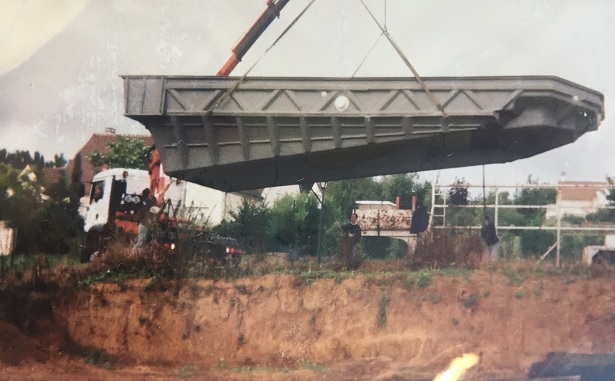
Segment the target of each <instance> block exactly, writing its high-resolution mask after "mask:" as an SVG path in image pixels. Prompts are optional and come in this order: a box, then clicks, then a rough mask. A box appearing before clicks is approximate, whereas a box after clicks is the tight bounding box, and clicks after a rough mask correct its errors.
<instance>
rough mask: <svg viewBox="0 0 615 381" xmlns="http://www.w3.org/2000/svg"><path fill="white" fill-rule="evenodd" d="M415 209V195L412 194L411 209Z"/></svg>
mask: <svg viewBox="0 0 615 381" xmlns="http://www.w3.org/2000/svg"><path fill="white" fill-rule="evenodd" d="M415 210H416V195H412V211H413V212H414V211H415Z"/></svg>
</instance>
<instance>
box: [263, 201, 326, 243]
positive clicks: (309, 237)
mask: <svg viewBox="0 0 615 381" xmlns="http://www.w3.org/2000/svg"><path fill="white" fill-rule="evenodd" d="M318 213H319V211H318V201H317V200H316V197H314V196H313V195H310V194H299V195H297V196H295V197H293V196H291V195H286V196H283V197H282V198H280V199H278V200H277V201H276V202H275V204H274V205H273V207H272V208H271V210H270V214H269V225H268V228H267V232H268V237H269V242H270V245H271V248H272V249H273V250H276V251H277V250H283V251H286V250H291V251H294V252H297V253H305V251H306V250H308V249H309V250H310V251H311V252H315V249H316V245H317V240H318Z"/></svg>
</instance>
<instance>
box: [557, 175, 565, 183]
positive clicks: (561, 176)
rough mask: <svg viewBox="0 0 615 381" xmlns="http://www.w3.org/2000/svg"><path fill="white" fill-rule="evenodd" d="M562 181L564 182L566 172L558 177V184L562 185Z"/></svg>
mask: <svg viewBox="0 0 615 381" xmlns="http://www.w3.org/2000/svg"><path fill="white" fill-rule="evenodd" d="M564 181H566V172H562V173H560V175H559V182H560V183H563V182H564Z"/></svg>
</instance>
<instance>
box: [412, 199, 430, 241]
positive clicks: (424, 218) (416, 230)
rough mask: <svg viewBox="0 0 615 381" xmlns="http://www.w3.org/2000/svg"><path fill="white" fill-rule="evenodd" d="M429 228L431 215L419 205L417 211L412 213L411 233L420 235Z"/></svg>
mask: <svg viewBox="0 0 615 381" xmlns="http://www.w3.org/2000/svg"><path fill="white" fill-rule="evenodd" d="M428 227H429V213H427V210H426V209H425V207H424V206H423V204H419V205H418V206H417V207H416V210H415V211H414V212H412V220H411V221H410V233H412V234H420V233H422V232H424V231H425V230H427V228H428Z"/></svg>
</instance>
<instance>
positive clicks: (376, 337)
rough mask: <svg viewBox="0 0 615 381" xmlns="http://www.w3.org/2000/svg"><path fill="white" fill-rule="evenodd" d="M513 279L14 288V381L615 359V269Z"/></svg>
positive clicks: (7, 293)
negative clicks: (564, 356) (469, 356)
mask: <svg viewBox="0 0 615 381" xmlns="http://www.w3.org/2000/svg"><path fill="white" fill-rule="evenodd" d="M507 271H508V272H507ZM507 271H502V270H501V269H499V270H493V269H491V270H480V271H474V272H463V273H461V275H450V274H449V275H444V274H442V273H433V274H434V275H432V276H429V274H430V273H428V272H425V273H421V272H419V273H409V272H380V273H376V274H373V273H370V274H360V273H356V274H349V273H344V275H343V276H342V275H340V276H339V277H338V279H311V278H310V277H309V276H303V277H301V276H297V275H263V276H255V277H250V278H241V279H236V280H231V281H223V280H219V281H213V280H185V281H183V282H182V284H180V285H177V284H176V283H172V282H161V281H158V280H157V279H155V278H152V279H135V280H125V281H119V282H114V283H97V284H94V285H91V286H87V287H68V288H58V289H57V290H54V291H53V292H41V291H39V292H34V291H32V292H30V293H28V294H25V293H23V292H21V293H20V292H18V291H15V288H12V287H10V285H7V284H6V281H5V284H4V288H3V295H2V300H3V303H4V304H3V308H4V309H3V311H4V314H3V315H0V316H4V317H5V320H4V321H1V320H0V369H1V371H0V380H177V379H192V380H421V379H424V380H431V379H433V378H434V376H435V375H436V374H437V373H438V372H440V371H442V370H443V369H445V368H446V366H447V365H448V363H449V362H450V361H451V359H453V358H455V357H456V356H460V355H461V354H463V353H476V354H478V355H479V356H480V361H479V363H478V365H476V366H475V367H474V368H472V369H470V370H469V371H468V373H467V374H466V377H465V378H466V379H468V380H495V379H509V380H510V379H519V380H520V379H525V378H526V376H527V372H528V369H529V368H530V366H531V364H532V363H534V362H537V361H541V360H543V359H544V358H545V356H546V355H547V353H548V352H552V351H559V352H578V353H613V352H615V283H614V282H613V279H614V278H613V275H612V274H611V273H607V275H603V276H601V277H595V276H591V274H589V273H588V274H587V275H589V276H578V275H576V276H575V275H571V274H564V275H558V276H555V275H536V274H531V275H528V274H523V273H521V272H519V271H516V270H507ZM504 274H506V275H504ZM588 278H589V279H588ZM43 288H44V287H43ZM62 290H64V291H62Z"/></svg>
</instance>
